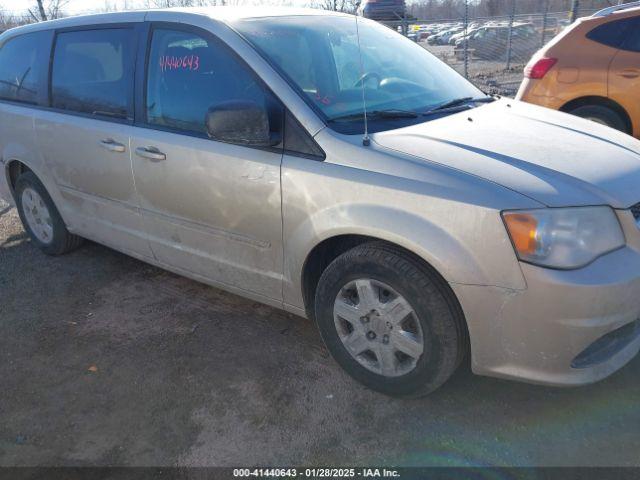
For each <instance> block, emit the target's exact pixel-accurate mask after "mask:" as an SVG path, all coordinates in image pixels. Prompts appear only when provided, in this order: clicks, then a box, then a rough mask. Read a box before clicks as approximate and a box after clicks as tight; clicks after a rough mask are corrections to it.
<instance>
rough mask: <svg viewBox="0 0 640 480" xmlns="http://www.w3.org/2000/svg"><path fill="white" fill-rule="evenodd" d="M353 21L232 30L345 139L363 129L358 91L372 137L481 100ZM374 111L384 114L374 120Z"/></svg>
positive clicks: (386, 34)
mask: <svg viewBox="0 0 640 480" xmlns="http://www.w3.org/2000/svg"><path fill="white" fill-rule="evenodd" d="M357 22H358V23H357V30H356V17H347V16H345V17H340V16H322V15H310V16H292V17H268V18H257V19H245V20H238V21H236V22H234V23H233V27H234V28H235V29H236V30H237V31H238V32H239V33H240V34H242V35H243V36H244V37H245V38H246V39H247V40H248V41H249V42H251V43H252V44H253V45H254V47H255V48H256V49H257V50H258V51H260V53H261V54H262V55H263V56H265V57H266V58H267V59H268V60H269V61H270V63H271V64H272V65H273V66H274V67H275V68H276V69H278V70H279V71H280V73H281V74H282V75H283V76H284V77H285V78H286V79H287V80H288V81H289V82H290V83H291V84H292V85H293V86H294V87H295V88H296V89H297V90H298V91H299V92H300V93H301V94H302V95H303V96H304V97H305V98H306V100H307V101H308V102H309V103H310V104H311V105H312V106H314V107H315V109H316V111H318V112H319V113H320V115H321V116H322V117H323V120H324V121H325V122H327V123H328V124H329V126H330V127H331V128H333V129H335V130H338V131H342V132H343V133H358V132H359V131H361V123H362V122H363V111H364V108H363V102H362V87H363V85H364V90H365V92H364V93H365V100H366V107H367V112H370V113H372V115H371V117H370V120H369V127H370V130H371V131H372V132H374V131H380V130H385V129H390V128H398V127H399V126H404V125H407V124H411V123H418V122H425V121H428V120H432V119H433V118H437V117H432V116H429V117H423V116H421V115H413V117H412V116H410V115H407V112H410V113H411V112H415V113H418V114H420V113H421V112H424V111H426V110H429V109H430V108H432V107H435V106H438V105H440V104H444V103H447V102H449V101H451V100H454V99H458V98H467V97H470V98H483V97H485V95H484V94H483V93H482V92H481V91H480V90H478V89H477V88H476V87H474V86H473V85H472V84H471V83H469V82H468V81H467V80H465V79H464V78H463V77H462V76H461V75H459V74H458V73H457V72H455V71H454V70H453V69H451V68H450V67H449V66H447V65H446V64H444V63H443V62H441V61H440V60H438V59H437V58H436V57H434V56H433V55H431V54H430V53H429V52H427V51H426V50H425V49H424V48H422V47H420V46H419V45H417V44H416V43H414V42H412V41H411V40H409V39H407V38H405V37H403V36H402V35H400V34H398V33H396V32H394V31H393V30H391V29H389V28H387V27H384V26H382V25H380V24H378V23H376V22H373V21H370V20H366V19H362V18H358V20H357ZM357 31H359V34H360V48H361V53H362V57H360V55H359V48H358V36H357ZM361 58H362V66H361V64H360V62H361ZM380 111H383V112H384V113H385V115H374V114H375V112H380ZM393 112H397V113H399V115H393ZM449 113H450V112H449ZM443 114H445V113H444V112H443Z"/></svg>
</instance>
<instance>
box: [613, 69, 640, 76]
mask: <svg viewBox="0 0 640 480" xmlns="http://www.w3.org/2000/svg"><path fill="white" fill-rule="evenodd" d="M618 75H620V76H621V77H624V78H638V77H640V70H636V69H635V68H630V69H628V70H622V71H621V72H620V73H618Z"/></svg>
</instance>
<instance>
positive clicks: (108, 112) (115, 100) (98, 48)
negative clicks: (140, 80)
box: [51, 28, 135, 118]
mask: <svg viewBox="0 0 640 480" xmlns="http://www.w3.org/2000/svg"><path fill="white" fill-rule="evenodd" d="M134 40H135V37H134V32H133V30H131V29H116V28H113V29H104V30H85V31H77V32H67V33H61V34H59V35H58V36H57V39H56V46H55V53H54V58H53V72H52V77H51V95H52V99H51V101H52V105H53V106H54V107H56V108H61V109H64V110H71V111H75V112H82V113H88V114H92V115H96V116H107V117H113V118H131V117H132V108H131V104H132V98H133V60H134V51H135V41H134Z"/></svg>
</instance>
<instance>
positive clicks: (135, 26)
mask: <svg viewBox="0 0 640 480" xmlns="http://www.w3.org/2000/svg"><path fill="white" fill-rule="evenodd" d="M141 23H142V22H120V23H98V24H87V25H76V26H73V27H64V28H56V29H52V30H51V32H52V34H53V38H52V40H51V45H50V46H51V50H50V52H49V66H48V69H47V87H46V98H45V103H44V104H43V105H41V107H42V108H43V109H44V110H47V111H50V112H55V113H62V114H64V115H73V116H76V117H83V118H89V119H91V120H99V121H102V122H111V123H118V124H121V125H133V124H134V118H135V105H136V102H135V70H134V84H133V85H132V92H131V104H130V105H129V107H130V108H131V116H130V117H128V118H118V117H109V116H108V115H93V114H91V113H84V112H76V111H73V110H66V109H63V108H56V107H53V106H52V102H53V96H52V83H51V81H52V75H53V57H54V54H55V49H56V44H57V41H58V35H59V34H61V33H68V32H82V31H93V30H114V29H119V30H122V29H130V30H132V31H133V38H134V42H135V44H134V46H133V68H134V69H135V67H136V65H137V54H138V47H137V42H138V39H139V37H140V34H139V29H140V25H141Z"/></svg>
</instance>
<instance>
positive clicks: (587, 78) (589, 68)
mask: <svg viewBox="0 0 640 480" xmlns="http://www.w3.org/2000/svg"><path fill="white" fill-rule="evenodd" d="M634 5H635V6H634ZM517 98H518V99H520V100H523V101H526V102H530V103H535V104H538V105H542V106H545V107H548V108H553V109H555V110H561V111H563V112H569V113H572V114H574V115H578V116H580V117H583V118H588V119H589V120H593V121H595V122H598V123H602V124H604V125H607V126H609V127H612V128H615V129H617V130H620V131H623V132H626V133H629V134H632V135H634V136H636V137H638V138H640V3H637V2H636V3H635V4H631V5H622V6H616V7H611V8H608V9H605V10H603V11H601V12H598V13H596V14H594V15H593V16H591V17H586V18H582V19H579V20H578V21H576V22H575V23H574V24H573V25H571V26H570V27H569V28H567V29H566V30H564V32H563V33H561V34H560V35H559V36H558V37H556V38H555V39H553V40H552V41H551V42H550V43H549V44H548V45H547V46H545V47H544V48H543V49H542V50H540V51H539V52H538V53H537V54H536V55H535V56H534V57H533V58H532V59H531V61H530V62H529V64H528V65H527V68H526V69H525V79H524V80H523V82H522V85H521V86H520V90H519V91H518V94H517Z"/></svg>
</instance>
